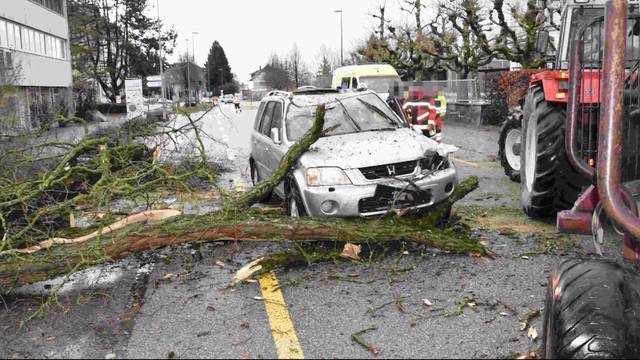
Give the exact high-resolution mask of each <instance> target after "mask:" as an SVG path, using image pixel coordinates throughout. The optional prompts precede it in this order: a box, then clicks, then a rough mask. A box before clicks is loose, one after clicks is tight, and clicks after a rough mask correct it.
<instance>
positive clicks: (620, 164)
mask: <svg viewBox="0 0 640 360" xmlns="http://www.w3.org/2000/svg"><path fill="white" fill-rule="evenodd" d="M570 2H571V3H572V5H570V6H567V8H566V9H565V12H564V13H563V16H564V23H570V24H575V26H573V25H572V26H571V27H570V29H571V31H569V32H563V36H562V37H561V38H560V47H559V50H560V52H559V54H560V57H559V58H560V59H561V61H560V62H561V63H562V62H563V61H566V60H568V63H569V68H568V72H566V71H558V72H543V73H540V74H536V75H535V76H533V78H532V83H531V86H530V89H529V93H528V95H527V98H526V101H525V105H524V112H525V115H524V117H523V124H522V129H523V130H522V134H523V136H522V147H521V150H522V151H521V154H520V157H521V161H522V167H521V170H522V176H521V182H522V186H521V188H522V203H523V208H524V210H525V212H526V213H527V214H528V215H530V216H546V215H551V214H555V213H556V212H557V211H561V212H560V213H558V215H557V224H558V229H559V230H560V231H561V232H565V233H578V234H590V235H592V236H593V238H594V244H595V247H596V250H598V251H599V247H600V245H601V243H602V241H603V238H604V236H605V235H606V234H615V233H616V232H618V233H620V234H621V236H622V237H623V241H622V244H623V246H622V250H623V251H622V254H623V258H624V260H625V261H624V262H627V263H626V264H625V263H623V261H619V262H612V261H605V260H602V259H593V258H589V259H569V260H564V261H562V262H561V263H560V264H559V265H558V266H557V268H556V269H555V270H554V272H553V273H552V275H551V278H550V280H549V287H548V292H547V304H546V306H545V320H544V323H545V324H544V337H543V338H544V346H543V351H544V355H545V357H547V358H555V357H559V358H585V357H596V358H601V357H606V358H627V357H632V358H638V357H640V273H639V272H638V264H640V263H639V262H638V260H640V246H639V244H640V243H639V239H640V219H639V214H638V203H639V201H640V81H639V78H638V73H639V70H640V14H639V13H638V1H637V0H636V1H632V4H631V5H630V4H628V2H627V0H610V1H608V2H607V3H606V11H605V6H604V5H605V4H604V3H603V2H601V1H600V2H598V1H586V0H584V1H581V0H571V1H570ZM577 3H579V4H577ZM604 14H606V16H604ZM587 15H588V17H587ZM562 49H571V51H567V50H565V51H564V52H563V51H562ZM563 54H564V55H565V57H563ZM567 79H568V80H569V81H568V82H567ZM580 194H581V195H580ZM578 195H580V196H578ZM574 202H575V204H574V205H573V208H571V209H570V210H565V209H568V208H569V206H570V204H572V203H574ZM607 223H611V224H612V225H613V226H612V229H609V228H608V227H606V226H605V224H607ZM614 230H615V231H614ZM633 265H635V268H634V266H633Z"/></svg>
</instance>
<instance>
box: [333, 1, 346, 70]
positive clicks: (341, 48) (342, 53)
mask: <svg viewBox="0 0 640 360" xmlns="http://www.w3.org/2000/svg"><path fill="white" fill-rule="evenodd" d="M334 13H340V66H343V65H344V48H343V45H342V44H343V35H342V9H340V10H335V11H334Z"/></svg>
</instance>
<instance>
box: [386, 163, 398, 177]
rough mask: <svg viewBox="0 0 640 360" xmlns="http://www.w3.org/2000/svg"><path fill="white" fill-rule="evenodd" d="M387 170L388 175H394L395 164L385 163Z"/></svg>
mask: <svg viewBox="0 0 640 360" xmlns="http://www.w3.org/2000/svg"><path fill="white" fill-rule="evenodd" d="M387 172H388V173H389V176H392V175H395V174H396V166H395V165H387Z"/></svg>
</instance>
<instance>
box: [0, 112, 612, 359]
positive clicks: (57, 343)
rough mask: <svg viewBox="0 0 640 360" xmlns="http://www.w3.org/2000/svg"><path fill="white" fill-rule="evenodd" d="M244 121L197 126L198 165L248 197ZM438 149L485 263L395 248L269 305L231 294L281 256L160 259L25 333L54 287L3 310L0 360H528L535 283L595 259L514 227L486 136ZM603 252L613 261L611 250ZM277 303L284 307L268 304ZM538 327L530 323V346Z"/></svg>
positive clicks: (110, 273) (255, 292) (458, 129)
mask: <svg viewBox="0 0 640 360" xmlns="http://www.w3.org/2000/svg"><path fill="white" fill-rule="evenodd" d="M255 109H256V107H255V105H249V104H248V105H247V106H245V107H244V111H243V112H242V113H240V114H236V113H234V112H233V110H232V107H231V106H224V107H223V108H222V112H221V111H220V110H218V109H216V110H214V111H213V112H211V113H210V114H208V115H207V116H206V117H205V118H204V119H203V129H204V130H205V131H206V132H207V133H208V134H209V135H211V137H212V138H213V140H208V141H210V142H208V144H207V149H208V152H209V155H210V156H212V157H215V158H216V159H217V160H219V161H221V162H224V163H225V164H226V165H227V167H229V168H230V172H228V173H225V174H223V181H225V182H232V181H233V180H234V179H236V178H241V179H243V180H244V182H245V183H246V184H247V186H249V184H250V179H249V171H248V156H249V151H250V148H249V146H250V145H249V137H248V134H249V133H250V130H251V127H252V124H253V118H254V116H255V111H256V110H255ZM445 138H446V140H451V142H452V143H453V144H455V145H457V146H459V147H460V148H461V150H460V151H459V152H458V153H456V154H455V155H454V157H455V160H454V162H455V163H456V165H457V167H458V169H459V172H460V174H461V176H462V177H464V176H468V175H472V174H473V175H477V176H479V177H480V180H481V188H480V189H479V190H478V191H476V192H474V193H472V194H471V195H470V196H469V197H468V198H467V199H465V200H464V201H462V202H461V203H460V204H459V206H458V208H457V210H456V211H457V212H458V214H459V215H460V216H462V217H463V218H465V219H466V220H468V221H469V223H470V224H471V226H472V228H473V229H474V230H473V231H474V234H475V236H478V237H479V238H481V239H482V241H484V242H485V244H486V246H487V247H488V248H489V249H491V250H492V251H493V252H495V254H496V255H495V259H488V258H473V257H467V256H462V255H455V254H449V253H444V252H441V251H437V250H434V249H425V248H422V247H417V246H412V245H411V244H404V245H403V246H402V248H401V249H398V250H397V251H391V252H389V253H388V254H386V255H383V254H379V255H380V256H379V258H373V259H365V260H362V261H360V262H343V263H337V264H334V263H324V264H314V265H311V266H308V267H305V268H300V269H291V270H288V271H277V272H276V274H275V275H276V281H278V282H279V287H278V288H279V291H276V292H273V294H271V293H270V292H263V291H262V289H261V284H262V287H267V288H269V287H271V288H273V281H274V280H273V279H265V278H261V281H260V282H259V283H246V284H242V285H239V286H237V287H236V288H229V287H228V285H229V282H230V279H231V277H232V275H233V274H234V273H235V271H236V270H237V269H239V268H240V267H241V266H243V265H244V264H246V263H248V262H249V261H251V260H253V259H255V258H257V257H259V256H261V255H264V254H267V253H271V252H275V251H281V250H282V249H286V248H287V245H283V244H279V243H271V244H249V243H239V244H227V243H210V244H204V245H201V246H178V247H172V248H166V249H163V250H161V251H157V252H153V253H145V254H142V255H139V256H132V257H130V258H129V259H127V260H124V261H121V262H118V263H115V264H111V265H108V266H105V267H100V268H95V269H88V270H85V271H83V272H81V273H80V274H78V275H77V276H75V277H73V279H72V281H71V282H70V285H66V286H65V288H64V289H63V290H62V291H61V293H60V295H59V297H58V299H57V300H58V302H57V303H55V302H54V303H50V304H49V305H48V306H47V307H46V312H45V316H44V317H42V318H39V317H36V318H35V319H33V320H31V321H29V322H27V323H26V325H25V326H24V327H23V328H22V329H20V328H19V324H20V321H21V320H23V319H25V318H26V317H27V316H28V315H29V314H31V313H32V312H33V311H34V310H35V309H37V307H38V306H39V305H40V303H39V302H38V300H36V298H34V295H35V294H42V293H48V292H50V291H51V289H52V288H53V289H55V288H56V287H57V286H58V284H60V282H59V281H58V282H55V281H52V282H47V283H41V284H37V285H35V286H29V287H24V288H21V289H18V291H17V292H15V293H13V294H12V295H11V296H9V297H5V298H3V299H2V302H3V303H4V304H0V314H2V316H1V317H0V330H1V331H2V333H0V334H1V336H0V357H8V358H11V357H16V358H23V357H71V358H80V357H89V358H105V356H106V357H117V358H122V357H134V358H140V357H154V358H211V357H215V358H227V357H229V358H246V357H251V358H274V357H277V356H283V354H289V355H291V354H294V355H299V356H304V357H307V358H318V357H340V358H343V357H344V358H363V357H364V358H366V357H376V355H374V354H373V353H372V352H370V351H367V350H366V349H364V348H363V347H362V346H360V345H358V344H356V343H355V342H354V341H353V340H352V335H353V334H354V333H358V332H360V331H362V330H365V329H369V331H366V332H365V333H363V334H362V335H361V338H362V339H363V340H364V341H366V342H367V343H369V344H370V345H371V346H372V347H375V348H376V349H377V350H378V351H379V355H378V356H380V357H393V358H413V357H428V358H434V357H465V358H468V357H473V358H485V357H489V358H496V357H507V356H509V355H510V354H513V353H516V352H521V353H522V352H528V351H533V350H535V349H536V348H537V347H538V346H539V345H540V342H539V339H536V340H535V341H534V340H532V339H531V338H529V337H527V334H526V333H525V332H521V331H520V330H519V320H520V319H521V318H523V317H524V316H525V315H526V314H527V313H528V312H529V311H531V310H535V309H541V308H542V307H543V300H544V296H545V291H546V281H547V280H546V278H547V275H548V273H549V271H550V269H551V268H552V267H553V265H554V264H555V263H556V262H557V261H558V259H559V257H560V256H575V255H589V254H592V253H593V246H591V245H590V244H589V239H587V238H582V237H580V238H578V237H565V236H558V235H555V233H554V230H553V224H552V222H547V223H545V222H534V221H528V220H525V219H524V218H523V217H522V215H521V214H520V212H519V210H518V185H517V184H514V183H511V182H510V181H509V180H508V179H507V178H506V177H505V176H504V174H502V171H501V169H500V168H499V165H498V163H497V162H496V159H495V154H496V153H497V145H496V143H497V129H496V128H489V127H487V128H474V127H469V126H464V125H457V124H453V123H446V124H445ZM229 186H231V184H229ZM505 214H506V215H505ZM607 249H608V250H607V254H608V256H610V257H611V256H615V253H616V252H617V248H615V247H614V245H613V244H609V245H608V248H607ZM270 281H271V282H270ZM265 294H266V295H265ZM274 294H275V295H274ZM279 294H281V295H282V296H283V300H284V303H280V302H279V300H277V297H276V300H273V299H272V298H271V296H272V295H273V296H276V295H279ZM425 299H426V300H427V301H425ZM427 302H428V303H429V304H431V305H430V306H427V305H426V303H427ZM270 305H271V306H270ZM274 306H275V308H274ZM541 321H542V320H541V317H538V318H536V319H534V320H533V322H532V325H533V327H535V328H536V329H537V331H538V333H540V334H541V333H542V326H541ZM274 329H275V330H274ZM296 340H297V341H296Z"/></svg>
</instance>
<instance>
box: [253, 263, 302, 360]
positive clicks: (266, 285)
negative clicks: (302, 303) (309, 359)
mask: <svg viewBox="0 0 640 360" xmlns="http://www.w3.org/2000/svg"><path fill="white" fill-rule="evenodd" d="M259 283H260V290H262V297H263V298H264V307H265V309H266V311H267V317H268V318H269V325H270V326H271V334H272V335H273V342H274V343H275V344H276V351H277V352H278V359H304V355H303V354H302V348H300V343H299V342H298V336H297V335H296V330H295V329H294V328H293V323H292V322H291V318H290V317H289V310H288V308H287V304H286V303H285V302H284V297H283V296H282V292H281V291H280V286H279V285H278V279H277V278H276V274H274V273H273V272H268V273H265V274H262V275H260V279H259Z"/></svg>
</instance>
